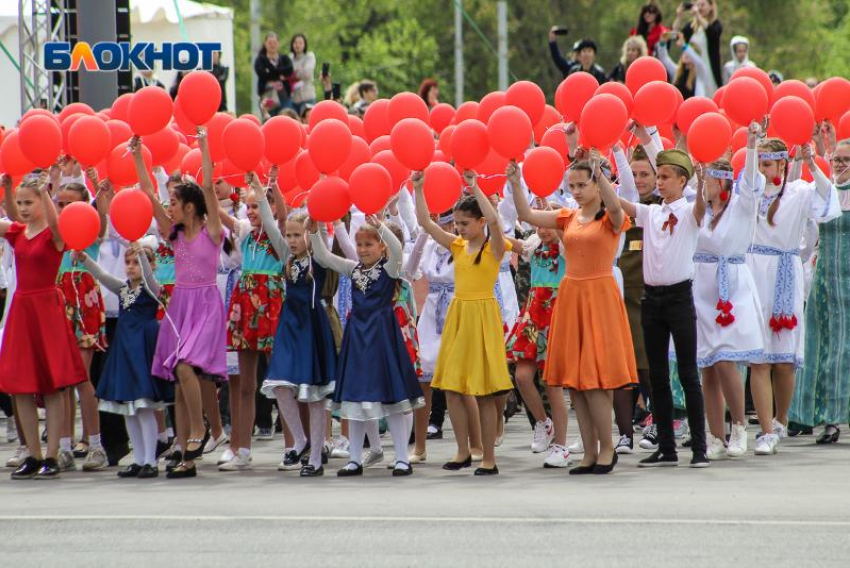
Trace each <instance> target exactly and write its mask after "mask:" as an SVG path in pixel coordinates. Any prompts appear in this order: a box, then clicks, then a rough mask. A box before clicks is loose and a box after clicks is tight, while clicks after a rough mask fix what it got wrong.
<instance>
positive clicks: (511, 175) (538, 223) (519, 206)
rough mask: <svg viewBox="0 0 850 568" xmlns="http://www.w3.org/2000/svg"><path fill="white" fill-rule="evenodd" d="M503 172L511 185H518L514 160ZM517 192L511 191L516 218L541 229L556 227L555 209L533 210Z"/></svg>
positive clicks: (556, 214)
mask: <svg viewBox="0 0 850 568" xmlns="http://www.w3.org/2000/svg"><path fill="white" fill-rule="evenodd" d="M505 174H506V175H507V176H508V181H509V182H511V186H513V187H519V185H520V183H521V182H520V179H519V166H517V163H516V161H514V160H511V161H510V163H508V167H507V168H506V169H505ZM518 193H519V192H518V191H514V192H513V199H514V206H515V207H516V212H517V218H518V219H519V220H520V221H523V222H525V223H529V224H531V225H534V226H535V227H540V228H542V229H557V228H558V213H557V212H556V211H535V210H533V209H532V208H531V205H529V203H528V201H527V200H526V199H525V196H522V195H517V194H518Z"/></svg>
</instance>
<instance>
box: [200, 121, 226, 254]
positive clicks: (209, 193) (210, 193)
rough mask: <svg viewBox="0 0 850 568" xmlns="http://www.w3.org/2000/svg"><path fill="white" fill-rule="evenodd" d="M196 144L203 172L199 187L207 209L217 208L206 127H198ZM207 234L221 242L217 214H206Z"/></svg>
mask: <svg viewBox="0 0 850 568" xmlns="http://www.w3.org/2000/svg"><path fill="white" fill-rule="evenodd" d="M198 146H199V147H200V149H201V160H202V162H201V163H202V170H203V172H204V183H203V185H202V186H201V189H202V190H203V191H204V202H205V203H206V205H207V211H211V212H212V211H217V210H218V197H217V196H216V194H215V188H214V187H213V183H215V180H213V162H212V158H211V157H210V145H209V140H208V139H207V130H206V128H204V127H202V126H199V127H198ZM207 234H208V235H209V236H210V238H211V239H212V241H213V242H214V243H219V242H221V235H222V227H221V219H220V218H219V216H218V215H207Z"/></svg>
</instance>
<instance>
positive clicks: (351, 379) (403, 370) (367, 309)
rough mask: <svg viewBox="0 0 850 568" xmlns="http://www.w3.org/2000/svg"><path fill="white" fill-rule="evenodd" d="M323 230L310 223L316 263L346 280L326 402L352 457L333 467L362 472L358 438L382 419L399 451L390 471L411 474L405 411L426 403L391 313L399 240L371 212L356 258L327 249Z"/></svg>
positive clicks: (359, 237)
mask: <svg viewBox="0 0 850 568" xmlns="http://www.w3.org/2000/svg"><path fill="white" fill-rule="evenodd" d="M325 238H326V237H325V234H324V231H322V232H321V233H319V232H318V227H317V225H316V223H315V222H314V221H311V223H310V243H311V245H312V247H313V254H314V258H315V260H316V262H317V263H318V264H320V265H321V266H324V267H326V268H329V269H331V270H334V271H336V272H338V273H340V274H341V275H343V276H348V277H350V278H351V282H352V294H351V296H352V309H351V314H350V315H349V318H348V323H347V325H346V326H345V334H344V335H343V338H342V348H341V349H340V354H339V362H338V370H337V376H336V387H335V389H334V394H333V399H332V401H331V403H330V405H329V406H330V409H331V410H338V411H339V414H340V418H343V419H348V420H349V433H350V435H351V449H350V452H351V461H350V462H349V463H348V464H347V465H346V466H345V467H344V468H342V469H341V470H339V471H338V472H337V475H338V476H341V477H349V476H354V475H362V474H363V462H362V459H363V438H364V434H365V423H366V421H368V420H374V419H379V418H386V420H387V423H388V425H389V427H390V434H391V435H392V438H393V445H394V446H395V452H396V463H395V467H394V469H393V475H394V476H405V475H410V474H411V473H413V469H412V468H411V466H410V460H409V457H408V453H407V445H408V438H409V436H410V429H409V428H408V425H407V421H406V420H405V417H404V415H405V414H409V413H411V412H412V411H413V410H414V409H416V408H419V407H420V406H423V405H424V404H425V402H424V399H423V396H422V389H421V388H420V387H419V381H418V379H417V377H416V370H415V369H414V366H413V361H412V360H411V358H410V355H409V354H408V351H407V346H406V345H405V343H404V337H403V336H402V333H401V328H400V327H399V325H398V321H397V320H396V317H395V314H394V312H393V305H394V299H395V296H396V286H397V283H398V280H399V278H401V269H402V263H403V253H402V248H401V243H400V242H399V240H398V239H397V238H396V237H395V236H394V235H393V234H392V231H390V230H389V229H388V228H387V227H386V226H385V225H383V224H382V223H380V222H378V220H377V219H376V218H375V217H372V216H369V217H367V218H366V223H365V224H364V225H363V226H361V227H360V229H359V230H358V231H357V233H356V235H355V241H356V242H357V255H358V256H359V259H360V260H359V262H355V261H353V260H347V259H344V258H339V257H336V256H334V255H333V254H331V252H330V251H329V250H328V245H327V243H326V241H325Z"/></svg>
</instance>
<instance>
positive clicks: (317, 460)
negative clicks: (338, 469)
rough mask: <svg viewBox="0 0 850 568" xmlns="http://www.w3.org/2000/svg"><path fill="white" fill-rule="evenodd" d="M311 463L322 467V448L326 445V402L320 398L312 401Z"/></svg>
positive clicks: (315, 466) (317, 467) (316, 466)
mask: <svg viewBox="0 0 850 568" xmlns="http://www.w3.org/2000/svg"><path fill="white" fill-rule="evenodd" d="M309 406H310V465H312V466H313V467H314V468H316V469H319V468H320V467H322V450H323V449H324V445H325V420H326V419H327V412H325V403H324V401H322V400H320V401H318V402H311V403H310V405H309Z"/></svg>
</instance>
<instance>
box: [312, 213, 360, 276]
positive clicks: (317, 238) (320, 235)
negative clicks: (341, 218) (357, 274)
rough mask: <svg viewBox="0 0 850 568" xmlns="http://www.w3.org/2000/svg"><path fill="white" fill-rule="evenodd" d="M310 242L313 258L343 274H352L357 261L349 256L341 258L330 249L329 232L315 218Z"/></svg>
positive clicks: (321, 264)
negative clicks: (320, 226)
mask: <svg viewBox="0 0 850 568" xmlns="http://www.w3.org/2000/svg"><path fill="white" fill-rule="evenodd" d="M309 231H310V244H311V245H312V247H313V259H314V260H315V261H316V262H318V263H319V265H320V266H323V267H325V268H327V269H329V270H333V271H334V272H338V273H339V274H342V275H343V276H351V273H352V272H353V271H354V268H355V267H356V266H357V263H356V262H354V261H353V260H348V259H347V258H340V257H338V256H337V255H335V254H333V253H332V252H331V251H329V250H328V243H327V241H326V238H327V233H326V232H325V230H324V228H322V229H321V230H320V229H319V226H318V225H317V224H316V222H315V221H314V220H313V219H310V226H309Z"/></svg>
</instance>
